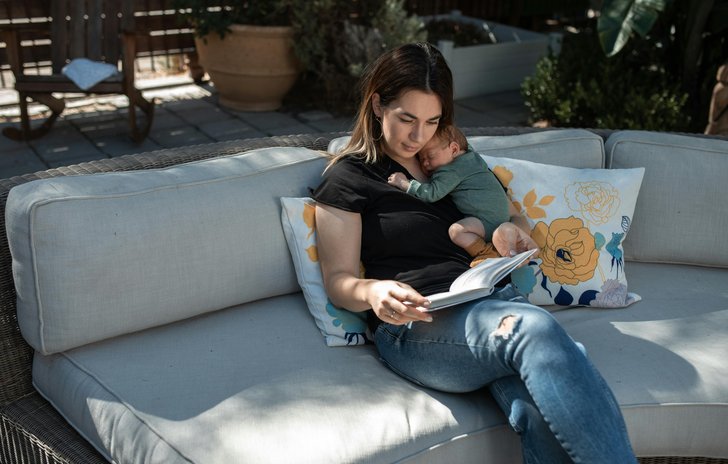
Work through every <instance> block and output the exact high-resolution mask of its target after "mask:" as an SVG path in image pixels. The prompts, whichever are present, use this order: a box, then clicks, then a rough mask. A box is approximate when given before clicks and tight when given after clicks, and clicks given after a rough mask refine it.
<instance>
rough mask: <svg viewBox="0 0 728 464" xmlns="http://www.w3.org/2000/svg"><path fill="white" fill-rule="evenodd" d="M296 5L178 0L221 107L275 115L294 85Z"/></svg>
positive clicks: (281, 0) (289, 0) (279, 0)
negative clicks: (292, 17)
mask: <svg viewBox="0 0 728 464" xmlns="http://www.w3.org/2000/svg"><path fill="white" fill-rule="evenodd" d="M295 2H296V0H270V1H261V0H257V1H247V2H245V1H234V0H217V1H216V0H174V2H173V5H174V7H175V9H176V10H177V12H178V15H179V17H180V19H182V20H183V21H185V22H186V23H188V24H190V25H191V26H193V27H194V28H195V46H196V48H197V54H198V56H199V61H200V64H201V65H202V66H203V67H204V68H205V70H206V71H207V73H208V74H209V75H210V79H211V80H212V82H213V84H214V85H215V88H216V89H217V92H218V97H219V100H220V104H221V105H224V106H226V107H229V108H232V109H235V110H239V111H272V110H275V109H277V108H279V107H280V106H281V101H282V99H283V97H284V96H285V95H286V93H288V91H289V90H290V89H291V87H292V86H293V84H294V83H295V82H296V79H297V78H298V75H299V73H300V67H301V66H300V64H299V61H298V59H297V58H296V55H295V53H294V49H293V44H294V29H293V27H291V25H290V21H289V15H290V12H291V10H292V9H293V8H294V7H295Z"/></svg>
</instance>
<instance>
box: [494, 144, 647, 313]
mask: <svg viewBox="0 0 728 464" xmlns="http://www.w3.org/2000/svg"><path fill="white" fill-rule="evenodd" d="M482 156H483V159H485V161H486V163H488V167H490V169H491V170H492V171H493V172H494V173H495V175H496V177H498V180H500V182H501V184H503V186H504V187H505V188H506V189H507V193H508V195H509V197H510V198H511V200H512V201H513V203H514V204H515V206H516V208H517V209H519V210H520V211H521V213H522V214H523V215H524V216H525V217H526V218H527V219H528V222H529V225H530V226H531V238H533V239H534V240H535V241H536V243H537V244H538V246H539V248H540V253H539V256H538V258H536V259H535V260H532V261H531V262H530V263H529V264H528V266H524V267H522V268H520V269H517V270H516V271H515V272H514V273H513V274H512V276H511V278H512V282H513V284H514V285H515V286H516V287H518V289H519V290H520V291H521V292H522V293H523V294H525V295H527V296H528V300H529V301H530V302H531V303H533V304H536V305H552V304H556V305H562V306H571V305H580V306H591V307H598V308H620V307H624V306H627V305H630V304H632V303H634V302H635V301H639V300H640V299H641V298H640V297H639V295H636V294H634V293H630V292H628V291H627V277H626V274H625V263H624V251H623V249H622V242H623V241H624V238H625V236H626V235H627V232H628V231H629V226H630V224H631V222H632V214H633V212H634V207H635V203H636V202H637V194H638V193H639V189H640V185H641V184H642V177H643V175H644V168H635V169H574V168H566V167H560V166H551V165H546V164H539V163H533V162H530V161H522V160H515V159H510V158H496V157H492V156H486V155H482Z"/></svg>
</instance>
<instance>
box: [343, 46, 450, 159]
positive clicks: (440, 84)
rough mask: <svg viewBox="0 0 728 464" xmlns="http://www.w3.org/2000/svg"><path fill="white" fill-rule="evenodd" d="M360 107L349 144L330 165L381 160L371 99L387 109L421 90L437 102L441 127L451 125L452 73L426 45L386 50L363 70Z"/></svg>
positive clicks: (442, 59)
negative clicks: (344, 160) (405, 95)
mask: <svg viewBox="0 0 728 464" xmlns="http://www.w3.org/2000/svg"><path fill="white" fill-rule="evenodd" d="M360 85H361V96H362V100H361V103H360V105H359V110H358V112H357V116H356V120H355V123H354V128H353V130H352V133H351V139H350V140H349V143H348V144H347V145H346V146H345V147H344V148H343V149H342V151H341V152H340V153H338V154H337V155H336V156H334V158H333V159H332V160H331V161H330V162H329V166H331V165H332V164H334V163H336V162H337V161H339V160H340V159H341V158H343V157H345V156H352V155H354V156H360V157H362V158H363V159H364V160H365V161H366V162H367V163H374V162H376V161H378V160H379V159H380V156H382V155H381V153H382V151H381V147H380V146H379V141H380V139H381V137H382V126H381V123H380V122H379V121H377V118H376V115H375V114H374V110H373V108H372V96H373V95H374V94H375V93H376V94H378V95H379V98H380V103H381V105H382V106H387V105H389V104H390V103H391V102H392V101H394V100H396V99H397V98H398V97H399V96H400V95H401V94H402V93H403V92H405V91H409V90H421V91H423V92H427V93H433V94H435V95H437V96H438V97H439V98H440V103H441V104H442V115H441V117H440V123H439V125H440V127H441V126H444V125H450V124H452V123H453V113H454V109H453V107H454V103H453V85H452V73H451V72H450V68H449V67H448V65H447V63H446V62H445V58H444V57H443V56H442V54H441V53H440V51H439V50H438V49H437V48H435V47H434V46H433V45H431V44H429V43H424V42H423V43H412V44H406V45H401V46H399V47H396V48H394V49H392V50H389V51H387V52H385V53H383V54H382V55H380V56H379V58H377V59H376V60H375V61H373V62H372V63H371V64H370V65H369V66H368V67H367V69H366V70H365V72H364V75H363V76H362V79H361V82H360Z"/></svg>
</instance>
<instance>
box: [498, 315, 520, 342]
mask: <svg viewBox="0 0 728 464" xmlns="http://www.w3.org/2000/svg"><path fill="white" fill-rule="evenodd" d="M520 320H521V318H520V317H519V316H515V315H513V314H509V315H508V316H503V318H502V319H501V320H500V324H498V328H497V329H495V330H494V331H493V333H491V336H494V337H501V338H503V339H504V340H508V339H509V338H510V336H511V335H512V334H513V331H514V330H515V328H516V325H517V324H518V322H519V321H520Z"/></svg>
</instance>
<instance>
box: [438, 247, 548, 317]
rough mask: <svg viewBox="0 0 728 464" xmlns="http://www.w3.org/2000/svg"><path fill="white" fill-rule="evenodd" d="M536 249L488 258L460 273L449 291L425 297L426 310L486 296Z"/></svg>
mask: <svg viewBox="0 0 728 464" xmlns="http://www.w3.org/2000/svg"><path fill="white" fill-rule="evenodd" d="M536 251H537V250H536V249H533V250H528V251H524V252H523V253H520V254H517V255H516V256H513V257H510V258H507V257H502V258H489V259H486V260H485V261H483V262H482V263H480V264H478V265H477V266H475V267H474V268H471V269H468V270H467V271H465V272H463V273H462V274H460V276H459V277H458V278H457V279H455V281H453V283H452V284H451V285H450V291H447V292H442V293H436V294H434V295H430V296H428V297H427V298H428V299H429V300H430V307H429V308H428V311H435V310H438V309H442V308H447V307H449V306H454V305H456V304H460V303H464V302H466V301H470V300H474V299H476V298H481V297H484V296H488V295H490V294H491V293H493V290H494V287H495V284H497V283H498V282H499V281H500V280H501V279H503V278H504V277H505V276H507V275H508V274H510V273H511V272H513V270H515V269H516V268H517V267H518V266H519V265H520V264H522V263H524V262H526V261H527V260H528V258H530V257H531V256H533V254H534V253H536Z"/></svg>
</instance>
